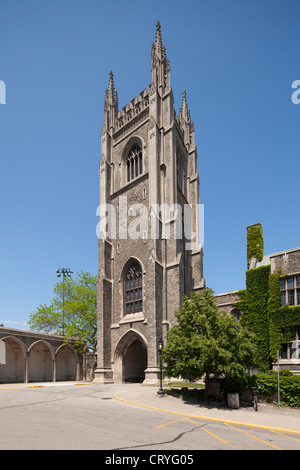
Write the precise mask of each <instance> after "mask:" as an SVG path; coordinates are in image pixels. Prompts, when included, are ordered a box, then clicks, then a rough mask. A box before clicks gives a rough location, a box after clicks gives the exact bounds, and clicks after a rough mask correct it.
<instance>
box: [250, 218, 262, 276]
mask: <svg viewBox="0 0 300 470" xmlns="http://www.w3.org/2000/svg"><path fill="white" fill-rule="evenodd" d="M263 256H264V237H263V231H262V227H261V225H260V224H256V225H251V226H250V227H248V229H247V267H248V269H249V263H250V260H251V258H256V259H257V260H258V261H261V260H262V259H263Z"/></svg>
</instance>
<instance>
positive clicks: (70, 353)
mask: <svg viewBox="0 0 300 470" xmlns="http://www.w3.org/2000/svg"><path fill="white" fill-rule="evenodd" d="M76 368H77V361H76V356H75V352H74V349H73V348H72V346H71V345H69V344H64V345H62V346H61V347H60V348H59V349H58V351H57V353H56V380H58V381H59V380H76Z"/></svg>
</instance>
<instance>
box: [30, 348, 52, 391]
mask: <svg viewBox="0 0 300 470" xmlns="http://www.w3.org/2000/svg"><path fill="white" fill-rule="evenodd" d="M28 354H29V367H28V371H29V373H28V380H29V382H49V381H52V380H53V360H54V357H53V351H52V349H51V346H50V345H49V344H48V343H47V342H46V341H37V342H36V343H33V344H32V345H31V346H30V348H29V350H28Z"/></svg>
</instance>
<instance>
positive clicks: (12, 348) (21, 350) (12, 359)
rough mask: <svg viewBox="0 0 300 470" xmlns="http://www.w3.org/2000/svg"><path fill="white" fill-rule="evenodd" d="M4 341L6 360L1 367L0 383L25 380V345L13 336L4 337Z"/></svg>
mask: <svg viewBox="0 0 300 470" xmlns="http://www.w3.org/2000/svg"><path fill="white" fill-rule="evenodd" d="M2 341H3V342H4V343H5V349H6V361H5V364H2V365H1V367H0V383H1V382H2V383H17V382H24V379H25V357H26V351H25V346H24V345H23V343H22V342H21V341H20V340H19V339H17V338H14V337H13V336H8V337H6V338H5V337H4V338H2Z"/></svg>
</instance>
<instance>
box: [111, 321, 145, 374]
mask: <svg viewBox="0 0 300 470" xmlns="http://www.w3.org/2000/svg"><path fill="white" fill-rule="evenodd" d="M146 369H147V344H146V341H145V339H144V338H143V337H142V336H141V335H140V334H139V333H137V332H136V331H133V330H130V331H128V332H127V333H125V335H124V336H123V337H122V338H121V339H120V341H119V343H118V346H117V347H116V350H115V354H114V364H113V373H114V382H141V381H143V380H144V379H145V370H146Z"/></svg>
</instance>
